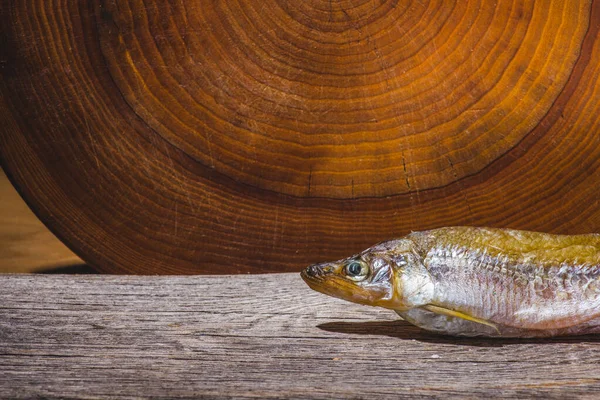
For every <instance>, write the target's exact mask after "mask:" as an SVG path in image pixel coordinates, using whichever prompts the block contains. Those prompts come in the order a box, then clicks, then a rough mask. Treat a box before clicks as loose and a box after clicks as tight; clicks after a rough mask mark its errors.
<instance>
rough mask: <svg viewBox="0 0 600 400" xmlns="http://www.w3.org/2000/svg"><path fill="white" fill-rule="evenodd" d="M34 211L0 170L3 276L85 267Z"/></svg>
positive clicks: (1, 271) (0, 236)
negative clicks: (5, 274)
mask: <svg viewBox="0 0 600 400" xmlns="http://www.w3.org/2000/svg"><path fill="white" fill-rule="evenodd" d="M81 264H83V261H82V260H81V259H80V258H79V257H77V256H76V255H75V254H73V252H72V251H71V250H69V249H68V248H67V247H66V246H65V245H64V244H63V243H61V242H60V240H58V239H57V238H56V237H55V236H54V235H53V234H52V233H51V232H50V231H48V228H46V227H45V226H44V224H42V222H41V221H40V220H39V219H38V218H37V217H36V216H35V215H34V214H33V213H32V212H31V210H30V209H29V207H27V204H25V202H24V201H23V199H22V198H21V197H20V196H19V194H18V193H17V191H16V190H15V188H13V186H12V185H11V184H10V182H9V181H8V178H7V177H6V175H5V174H4V173H3V171H2V170H1V169H0V273H5V272H36V271H48V270H50V269H56V268H63V267H71V266H75V265H81Z"/></svg>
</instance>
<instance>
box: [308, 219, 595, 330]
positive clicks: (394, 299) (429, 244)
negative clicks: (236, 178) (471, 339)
mask: <svg viewBox="0 0 600 400" xmlns="http://www.w3.org/2000/svg"><path fill="white" fill-rule="evenodd" d="M302 277H303V279H304V280H305V281H306V282H307V284H308V285H309V286H310V287H311V288H313V289H315V290H317V291H320V292H322V293H325V294H329V295H332V296H335V297H339V298H342V299H345V300H349V301H353V302H357V303H360V304H365V305H372V306H381V307H385V308H389V309H392V310H395V311H396V312H397V313H398V314H399V315H400V316H402V318H403V319H405V320H406V321H408V322H410V323H412V324H414V325H417V326H419V327H421V328H423V329H426V330H429V331H433V332H437V333H442V334H450V335H457V336H490V337H548V336H559V335H583V334H594V333H600V235H598V234H588V235H573V236H570V235H552V234H547V233H538V232H529V231H518V230H511V229H493V228H475V227H448V228H440V229H434V230H430V231H423V232H413V233H411V234H409V235H407V236H405V237H404V238H401V239H396V240H390V241H387V242H383V243H380V244H377V245H375V246H373V247H371V248H369V249H367V250H365V251H363V252H361V253H360V254H357V255H354V256H352V257H349V258H346V259H343V260H339V261H336V262H331V263H321V264H316V265H313V266H310V267H308V268H307V269H305V270H304V271H303V272H302Z"/></svg>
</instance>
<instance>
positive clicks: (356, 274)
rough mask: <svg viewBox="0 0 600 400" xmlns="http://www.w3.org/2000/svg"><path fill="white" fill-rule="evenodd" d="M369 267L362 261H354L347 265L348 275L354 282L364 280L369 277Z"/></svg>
mask: <svg viewBox="0 0 600 400" xmlns="http://www.w3.org/2000/svg"><path fill="white" fill-rule="evenodd" d="M368 272H369V267H368V266H367V265H366V264H365V263H364V262H362V261H359V260H353V261H350V262H349V263H348V264H347V265H346V275H347V276H348V277H349V278H350V279H353V280H357V281H358V280H362V279H364V278H365V277H366V276H367V273H368Z"/></svg>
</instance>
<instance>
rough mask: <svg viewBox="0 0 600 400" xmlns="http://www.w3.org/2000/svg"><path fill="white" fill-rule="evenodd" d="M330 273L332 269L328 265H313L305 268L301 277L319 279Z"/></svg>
mask: <svg viewBox="0 0 600 400" xmlns="http://www.w3.org/2000/svg"><path fill="white" fill-rule="evenodd" d="M332 271H333V268H332V267H331V265H329V263H322V264H314V265H311V266H310V267H306V268H305V269H304V270H303V271H302V273H301V275H302V277H303V278H320V277H323V276H325V275H329V274H330V273H331V272H332Z"/></svg>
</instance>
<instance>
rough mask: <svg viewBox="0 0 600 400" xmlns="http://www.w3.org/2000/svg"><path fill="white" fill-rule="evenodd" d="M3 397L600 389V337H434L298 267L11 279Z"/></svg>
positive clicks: (594, 393)
mask: <svg viewBox="0 0 600 400" xmlns="http://www.w3.org/2000/svg"><path fill="white" fill-rule="evenodd" d="M0 287H2V288H3V289H2V291H0V337H1V338H2V340H0V389H1V390H0V392H1V396H0V397H3V398H17V397H19V398H32V397H43V398H97V397H104V398H106V397H109V398H149V397H152V398H165V397H168V398H231V397H233V398H256V397H260V398H290V397H293V398H298V397H301V398H340V397H343V398H369V399H377V398H390V397H410V398H421V397H437V398H448V397H461V398H464V397H468V398H482V397H494V398H496V397H498V396H502V397H506V398H530V397H536V396H537V397H543V398H557V399H558V398H574V397H578V398H580V397H581V398H586V397H587V398H597V397H598V396H599V395H600V373H599V372H598V368H597V366H598V363H599V362H600V355H598V352H597V351H596V348H597V345H598V340H599V338H597V337H580V338H562V339H560V340H542V341H533V340H491V339H488V340H483V339H478V340H474V339H471V340H469V339H456V338H447V337H441V336H432V335H429V334H426V333H424V332H423V331H421V330H419V329H418V328H415V327H413V326H411V325H408V324H407V323H405V322H403V321H397V320H395V318H396V317H395V314H394V313H393V312H392V311H387V310H383V309H375V308H370V307H363V306H358V305H353V304H350V303H346V302H343V301H341V300H335V299H332V298H329V297H326V296H324V295H320V294H318V293H316V292H313V291H311V290H310V289H308V287H306V286H305V285H304V283H303V282H302V281H301V279H300V277H299V276H298V275H297V274H269V275H254V276H219V277H214V276H213V277H211V276H204V277H125V276H121V277H115V276H113V277H111V276H85V277H84V276H31V275H4V276H0Z"/></svg>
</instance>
